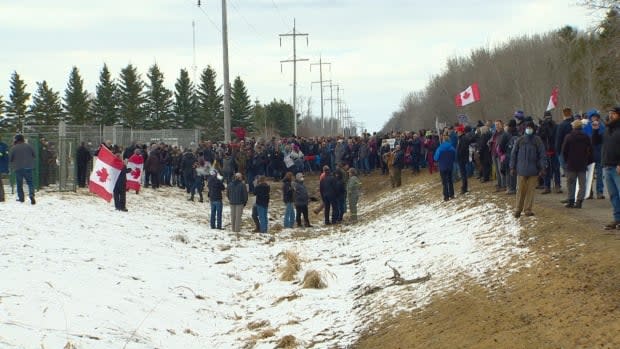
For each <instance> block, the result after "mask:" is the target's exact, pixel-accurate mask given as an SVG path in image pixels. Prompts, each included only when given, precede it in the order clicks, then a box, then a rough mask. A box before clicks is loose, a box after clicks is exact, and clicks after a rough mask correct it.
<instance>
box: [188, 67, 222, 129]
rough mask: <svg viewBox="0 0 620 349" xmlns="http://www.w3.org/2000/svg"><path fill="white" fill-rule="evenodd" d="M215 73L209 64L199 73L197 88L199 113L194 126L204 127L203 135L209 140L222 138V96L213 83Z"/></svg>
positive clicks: (218, 88)
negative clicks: (198, 85)
mask: <svg viewBox="0 0 620 349" xmlns="http://www.w3.org/2000/svg"><path fill="white" fill-rule="evenodd" d="M215 78H216V73H215V70H213V68H211V66H208V67H207V68H206V69H205V70H203V72H202V74H201V75H200V87H199V89H198V101H199V114H198V120H196V121H195V123H194V126H198V127H204V131H205V136H206V137H207V138H208V139H211V140H222V139H224V114H223V108H222V101H223V99H224V98H223V97H222V95H221V94H220V89H221V88H220V87H217V86H216V85H215Z"/></svg>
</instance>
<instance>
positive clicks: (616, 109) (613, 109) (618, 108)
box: [608, 105, 620, 114]
mask: <svg viewBox="0 0 620 349" xmlns="http://www.w3.org/2000/svg"><path fill="white" fill-rule="evenodd" d="M608 111H610V112H613V113H618V114H620V105H618V106H615V107H613V108H611V109H609V110H608Z"/></svg>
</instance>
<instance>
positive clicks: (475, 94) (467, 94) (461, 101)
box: [454, 83, 480, 107]
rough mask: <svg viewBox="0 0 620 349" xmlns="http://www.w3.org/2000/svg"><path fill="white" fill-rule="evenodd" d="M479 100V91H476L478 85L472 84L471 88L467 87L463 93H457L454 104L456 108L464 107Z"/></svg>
mask: <svg viewBox="0 0 620 349" xmlns="http://www.w3.org/2000/svg"><path fill="white" fill-rule="evenodd" d="M479 100H480V91H479V90H478V84H477V83H473V84H472V85H471V86H469V87H467V88H466V89H465V91H463V92H461V93H459V94H458V95H456V97H455V98H454V102H455V103H456V106H457V107H464V106H466V105H468V104H471V103H474V102H477V101H479Z"/></svg>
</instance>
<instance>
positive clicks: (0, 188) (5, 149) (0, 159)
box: [0, 140, 9, 202]
mask: <svg viewBox="0 0 620 349" xmlns="http://www.w3.org/2000/svg"><path fill="white" fill-rule="evenodd" d="M4 173H9V146H8V145H7V144H6V143H4V142H2V141H1V140H0V202H4V183H2V175H3V174H4Z"/></svg>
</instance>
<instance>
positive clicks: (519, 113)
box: [514, 110, 525, 121]
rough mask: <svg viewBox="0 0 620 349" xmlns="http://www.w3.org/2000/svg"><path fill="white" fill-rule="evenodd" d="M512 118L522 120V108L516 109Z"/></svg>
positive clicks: (523, 115)
mask: <svg viewBox="0 0 620 349" xmlns="http://www.w3.org/2000/svg"><path fill="white" fill-rule="evenodd" d="M514 118H515V119H517V120H521V121H523V119H525V113H524V112H523V110H517V111H516V112H515V115H514Z"/></svg>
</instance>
